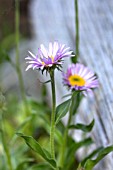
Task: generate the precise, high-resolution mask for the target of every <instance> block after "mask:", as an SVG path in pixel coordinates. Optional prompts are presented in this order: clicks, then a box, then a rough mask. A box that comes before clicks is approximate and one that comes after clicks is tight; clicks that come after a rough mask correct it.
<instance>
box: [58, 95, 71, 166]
mask: <svg viewBox="0 0 113 170" xmlns="http://www.w3.org/2000/svg"><path fill="white" fill-rule="evenodd" d="M73 97H74V96H73V94H72V102H71V106H70V110H69V117H68V122H67V125H66V127H65V131H64V137H63V144H62V148H61V157H60V166H61V167H63V166H64V159H65V153H66V147H67V140H68V127H69V125H70V123H71V120H72V110H73V109H72V108H73V107H72V106H73V105H74V100H73Z"/></svg>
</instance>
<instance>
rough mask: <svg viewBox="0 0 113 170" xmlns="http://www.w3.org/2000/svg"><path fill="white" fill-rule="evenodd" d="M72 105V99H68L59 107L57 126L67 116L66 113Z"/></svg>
mask: <svg viewBox="0 0 113 170" xmlns="http://www.w3.org/2000/svg"><path fill="white" fill-rule="evenodd" d="M70 103H71V99H68V100H66V101H65V102H63V103H61V104H60V105H58V106H57V108H56V121H55V124H57V123H58V122H59V121H60V119H61V118H63V117H64V116H65V115H66V113H67V112H68V111H69V107H70Z"/></svg>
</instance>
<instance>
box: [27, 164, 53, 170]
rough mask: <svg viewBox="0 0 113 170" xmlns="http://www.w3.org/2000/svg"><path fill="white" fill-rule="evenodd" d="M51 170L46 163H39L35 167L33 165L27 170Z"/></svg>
mask: <svg viewBox="0 0 113 170" xmlns="http://www.w3.org/2000/svg"><path fill="white" fill-rule="evenodd" d="M42 169H43V170H52V168H51V167H50V166H49V164H47V163H40V164H37V165H33V166H32V167H30V168H29V169H28V170H42Z"/></svg>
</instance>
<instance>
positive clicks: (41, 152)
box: [17, 133, 56, 168]
mask: <svg viewBox="0 0 113 170" xmlns="http://www.w3.org/2000/svg"><path fill="white" fill-rule="evenodd" d="M17 135H18V136H20V137H22V138H23V139H24V140H25V142H26V144H27V145H28V146H29V147H30V148H31V149H32V150H34V151H35V152H36V153H38V154H39V155H40V156H42V158H43V159H45V160H46V161H47V162H48V163H49V164H50V165H51V166H52V167H53V168H56V161H55V160H54V159H52V158H51V155H50V153H49V152H48V151H47V150H46V149H44V148H42V147H41V146H40V144H39V143H38V142H37V141H36V140H35V139H34V138H33V137H31V136H26V135H23V134H22V133H17Z"/></svg>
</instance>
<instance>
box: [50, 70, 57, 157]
mask: <svg viewBox="0 0 113 170" xmlns="http://www.w3.org/2000/svg"><path fill="white" fill-rule="evenodd" d="M50 77H51V89H52V114H51V131H50V148H51V157H52V158H55V149H54V132H55V109H56V94H55V81H54V70H52V71H51V72H50Z"/></svg>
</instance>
